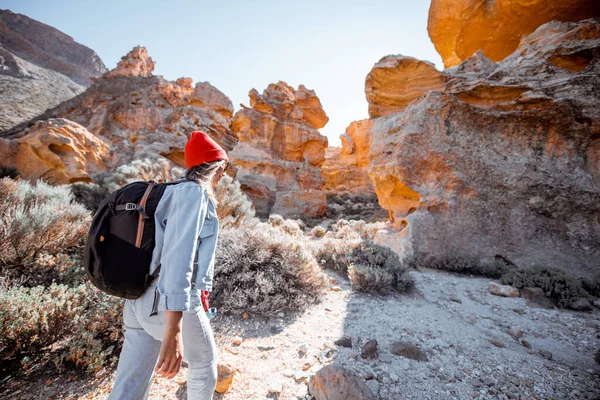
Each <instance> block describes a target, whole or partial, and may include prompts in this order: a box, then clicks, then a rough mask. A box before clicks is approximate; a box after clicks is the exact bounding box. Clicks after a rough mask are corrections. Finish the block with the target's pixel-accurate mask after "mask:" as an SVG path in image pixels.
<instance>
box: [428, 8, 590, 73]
mask: <svg viewBox="0 0 600 400" xmlns="http://www.w3.org/2000/svg"><path fill="white" fill-rule="evenodd" d="M598 17H600V7H598V2H597V0H528V1H522V0H495V1H489V0H476V1H473V0H432V1H431V6H430V7H429V21H428V25H427V30H428V32H429V37H430V38H431V41H432V42H433V44H434V45H435V48H436V50H437V51H438V53H440V55H441V56H442V59H443V60H444V65H445V66H446V67H447V68H448V67H453V66H455V65H458V64H460V63H461V62H462V61H464V60H466V59H467V58H469V57H471V56H472V55H473V54H474V53H475V52H476V51H478V50H482V51H483V54H484V55H485V56H486V57H487V58H489V59H491V60H493V61H501V60H503V59H504V58H505V57H506V56H508V55H509V54H511V53H512V52H514V51H515V50H516V49H517V47H519V43H520V41H521V38H523V37H524V36H526V35H528V34H530V33H531V32H533V31H535V30H536V29H537V28H538V27H539V26H541V25H543V24H545V23H547V22H550V21H553V20H558V21H565V22H569V21H580V20H583V19H586V18H598Z"/></svg>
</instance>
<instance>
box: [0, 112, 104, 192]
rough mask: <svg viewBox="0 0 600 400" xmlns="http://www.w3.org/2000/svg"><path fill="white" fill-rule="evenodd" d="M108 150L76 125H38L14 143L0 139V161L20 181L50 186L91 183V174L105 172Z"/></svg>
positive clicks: (64, 121)
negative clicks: (17, 174) (16, 173)
mask: <svg viewBox="0 0 600 400" xmlns="http://www.w3.org/2000/svg"><path fill="white" fill-rule="evenodd" d="M108 149H109V146H108V145H107V144H106V143H105V142H103V141H102V140H101V139H100V138H98V137H96V136H94V135H93V134H91V133H90V132H88V130H87V129H85V128H84V127H83V126H81V125H79V124H78V123H76V122H73V121H69V120H67V119H62V118H53V119H49V120H44V121H39V122H37V123H36V124H34V125H33V126H32V127H31V128H28V129H26V130H25V131H24V132H23V135H22V136H20V137H19V138H17V139H14V140H5V139H1V138H0V159H1V160H2V163H3V164H5V165H12V166H14V167H16V168H17V170H18V171H19V175H20V176H21V178H23V179H29V180H31V181H36V180H38V179H43V180H44V181H46V182H49V183H52V184H62V183H74V182H91V181H92V178H91V177H90V175H91V172H98V171H103V170H106V164H107V163H109V162H110V158H111V155H110V154H109V151H108Z"/></svg>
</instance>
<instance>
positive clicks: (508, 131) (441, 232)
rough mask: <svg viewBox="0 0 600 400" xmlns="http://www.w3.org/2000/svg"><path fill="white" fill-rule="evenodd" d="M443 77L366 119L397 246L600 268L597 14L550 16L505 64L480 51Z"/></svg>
mask: <svg viewBox="0 0 600 400" xmlns="http://www.w3.org/2000/svg"><path fill="white" fill-rule="evenodd" d="M443 75H444V78H445V80H446V82H447V83H446V84H445V86H444V88H443V89H442V90H432V91H429V92H428V93H426V94H425V95H424V96H423V97H421V98H420V99H418V100H416V101H413V102H411V103H410V104H408V105H407V106H406V108H404V109H402V110H400V111H399V112H396V113H392V114H389V115H387V116H383V117H380V118H375V119H373V120H372V124H373V127H372V129H371V132H372V135H373V137H372V141H371V146H370V153H369V160H370V164H369V176H370V177H371V180H372V182H373V184H374V186H375V190H376V192H377V195H378V197H379V202H380V204H381V205H382V206H383V207H384V208H386V209H388V210H389V211H390V214H391V221H392V223H393V225H394V226H395V229H396V232H397V235H396V243H395V245H396V249H399V250H400V251H404V252H406V253H410V252H417V253H427V254H433V255H445V254H457V253H470V254H477V255H480V256H493V255H496V254H502V255H505V256H507V257H509V258H512V259H514V260H515V261H517V262H519V263H521V264H523V265H528V264H536V263H537V264H542V265H547V266H558V267H565V268H570V269H574V270H579V271H583V272H585V271H587V272H590V271H593V270H595V271H597V270H598V268H600V162H599V160H600V153H599V151H600V90H599V88H600V20H598V19H596V20H587V21H582V22H578V23H560V22H551V23H548V24H546V25H543V26H541V27H540V28H539V29H537V30H536V32H534V33H533V34H531V35H529V36H527V37H525V38H523V40H522V41H521V44H520V46H519V48H518V49H517V50H516V51H515V52H514V53H513V54H511V55H510V56H508V57H506V58H505V59H504V60H503V61H502V62H500V63H494V62H493V61H491V60H489V59H487V58H486V57H485V56H484V55H483V54H482V53H481V52H479V53H477V54H475V55H474V56H473V57H471V58H469V59H468V60H466V61H464V62H463V63H462V64H460V65H459V66H457V67H454V68H451V69H448V70H446V71H444V72H443ZM388 239H389V237H388Z"/></svg>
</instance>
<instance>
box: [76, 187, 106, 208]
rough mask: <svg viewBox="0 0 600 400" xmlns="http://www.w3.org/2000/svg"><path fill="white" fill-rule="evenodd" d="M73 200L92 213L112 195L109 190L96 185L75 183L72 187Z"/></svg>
mask: <svg viewBox="0 0 600 400" xmlns="http://www.w3.org/2000/svg"><path fill="white" fill-rule="evenodd" d="M70 188H71V193H73V199H74V200H75V201H76V202H78V203H79V204H83V205H84V206H85V208H87V209H88V210H90V211H91V212H93V213H94V212H96V210H97V209H98V206H100V203H101V202H102V200H104V198H105V197H106V196H108V195H109V194H110V192H109V191H108V189H107V188H106V187H103V186H99V185H96V184H95V183H73V184H71V185H70Z"/></svg>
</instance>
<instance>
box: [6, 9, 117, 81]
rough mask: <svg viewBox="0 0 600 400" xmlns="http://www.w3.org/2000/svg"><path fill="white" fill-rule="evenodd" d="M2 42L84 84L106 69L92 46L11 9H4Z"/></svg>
mask: <svg viewBox="0 0 600 400" xmlns="http://www.w3.org/2000/svg"><path fill="white" fill-rule="evenodd" d="M0 44H2V47H4V48H5V49H6V50H8V51H10V52H11V53H13V54H15V55H16V56H18V57H20V58H22V59H24V60H26V61H28V62H30V63H32V64H35V65H37V66H39V67H42V68H45V69H49V70H52V71H56V72H59V73H61V74H63V75H65V76H67V77H69V78H70V79H72V80H73V81H74V82H77V83H78V84H80V85H83V86H89V85H90V84H91V83H92V82H93V79H94V78H95V77H97V76H100V75H102V74H103V73H105V72H106V67H105V66H104V63H103V62H102V60H100V57H98V55H97V54H96V53H95V52H94V51H93V50H91V49H90V48H88V47H85V46H83V45H82V44H79V43H77V42H76V41H75V40H73V38H72V37H70V36H68V35H65V34H64V33H62V32H61V31H59V30H58V29H55V28H53V27H51V26H48V25H46V24H43V23H41V22H38V21H35V20H33V19H31V18H28V17H26V16H24V15H21V14H15V13H13V12H11V11H8V10H0Z"/></svg>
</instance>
